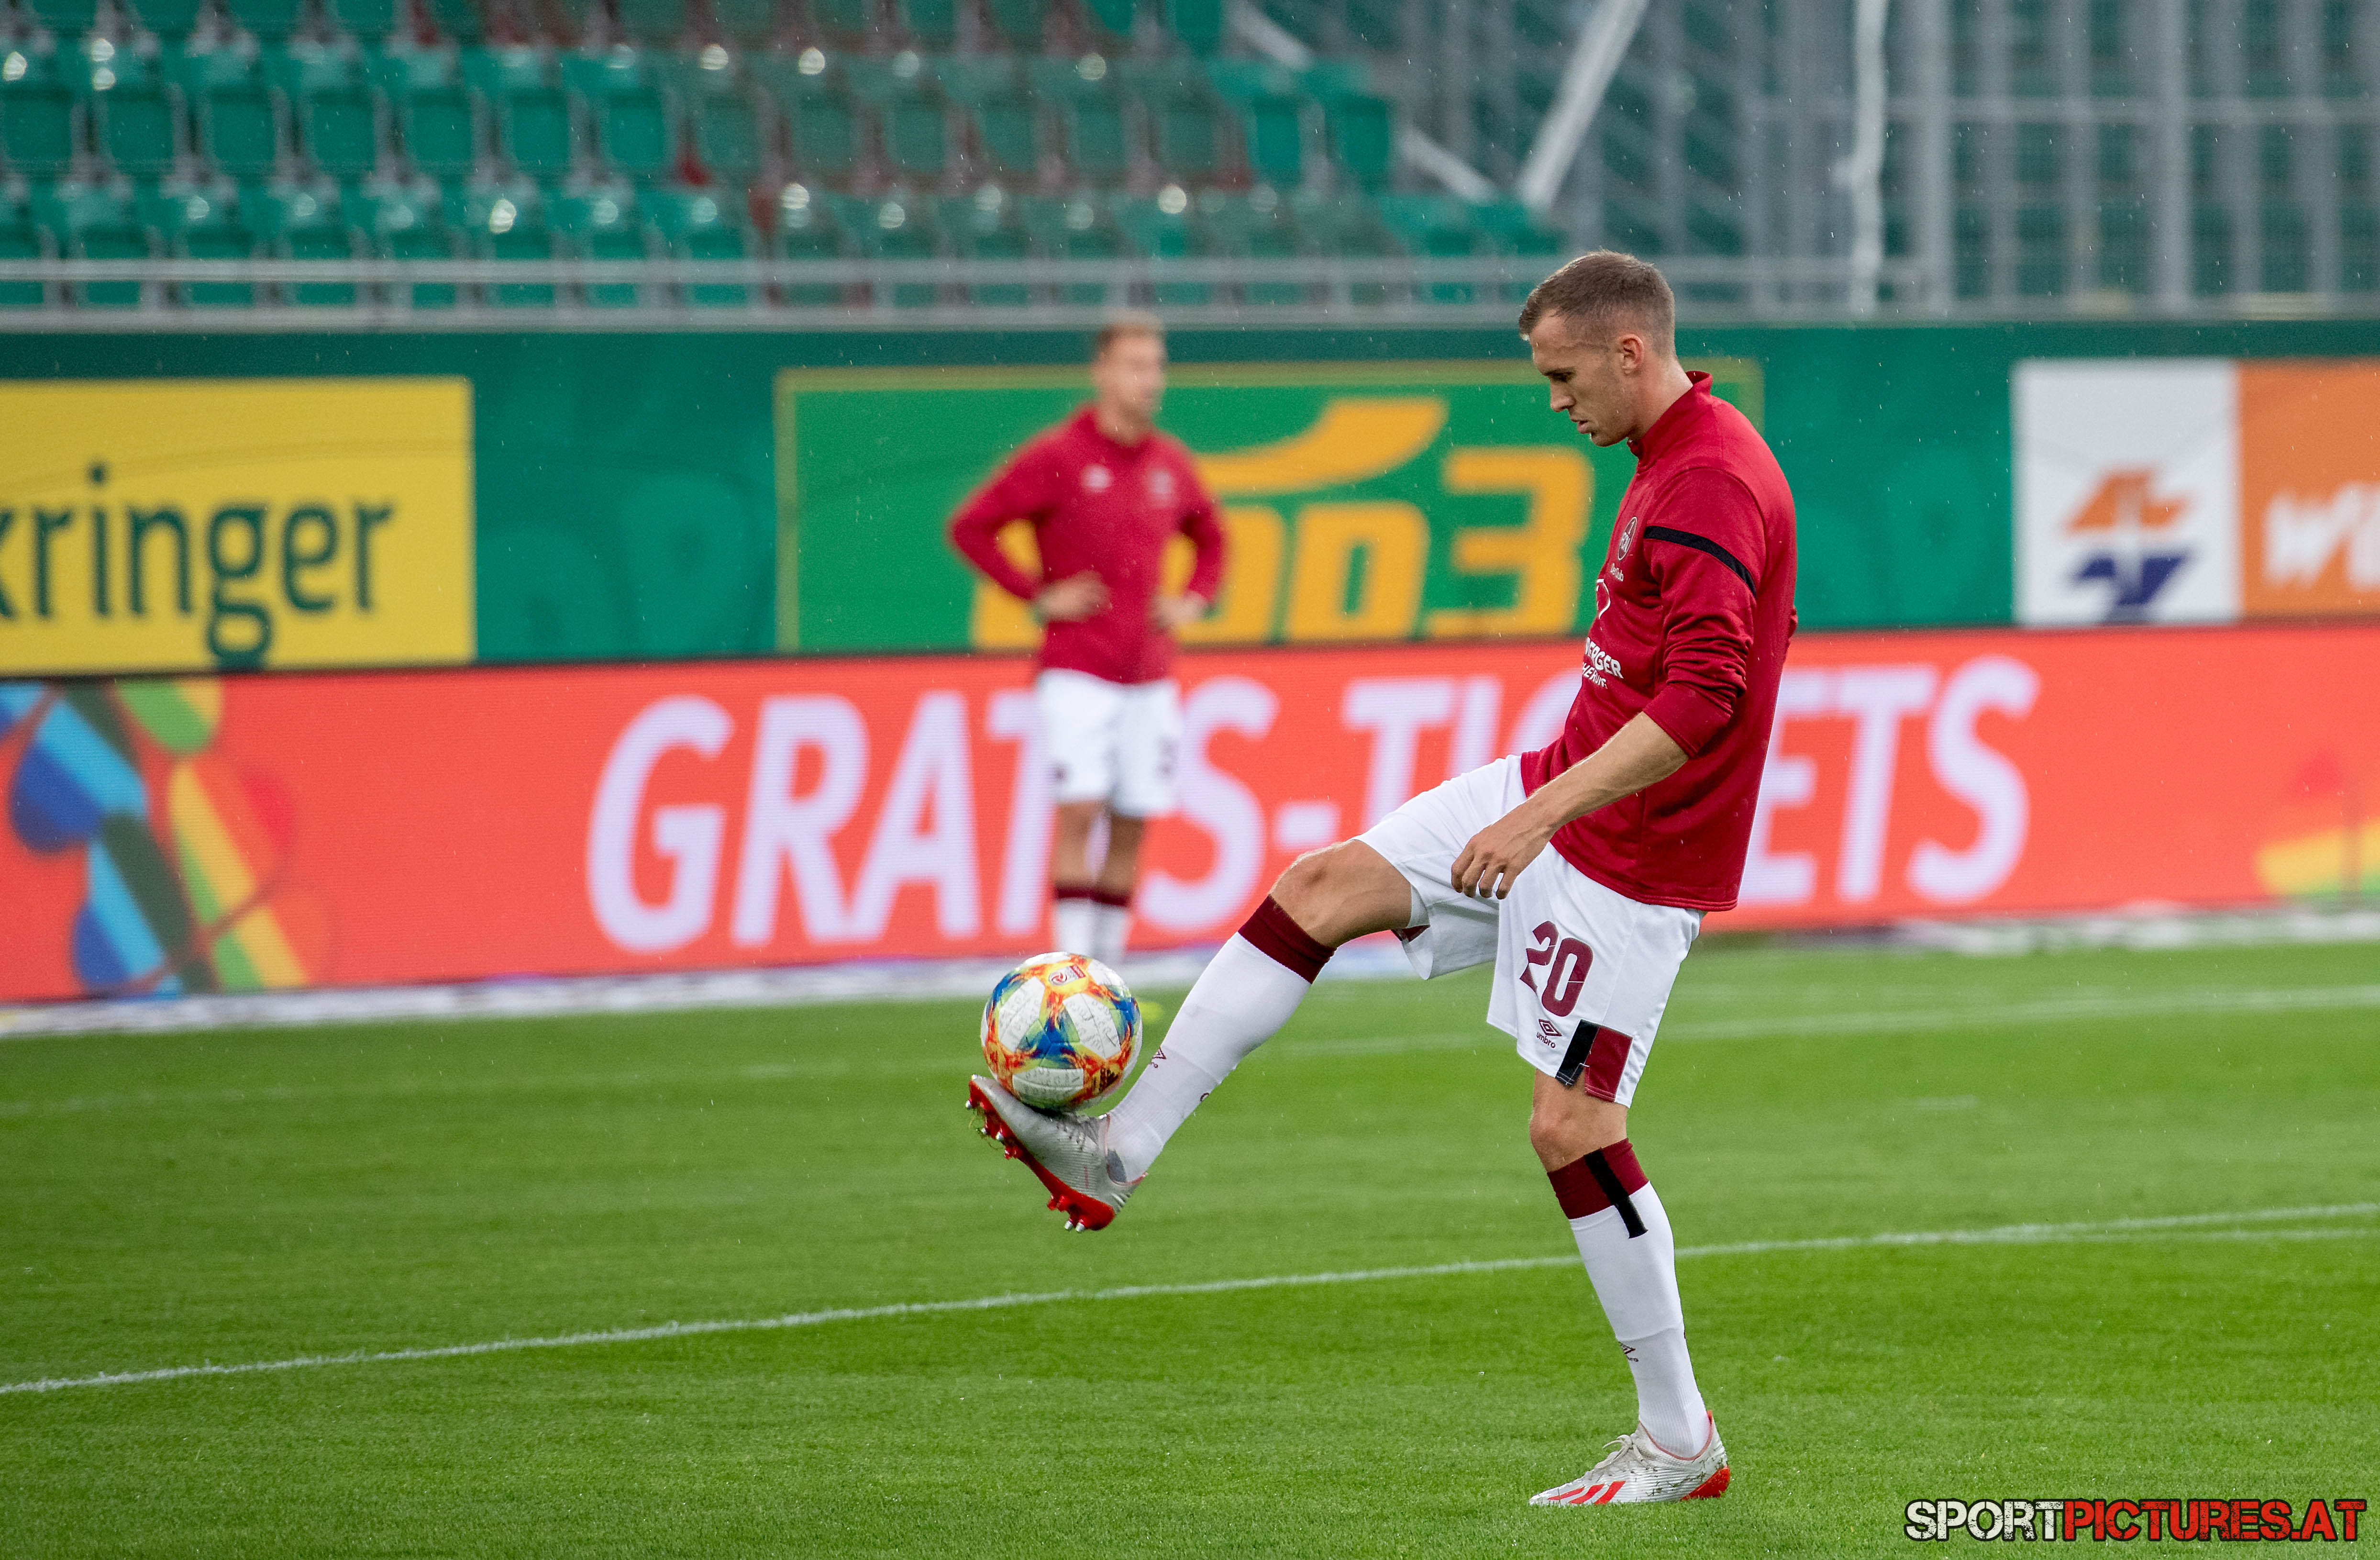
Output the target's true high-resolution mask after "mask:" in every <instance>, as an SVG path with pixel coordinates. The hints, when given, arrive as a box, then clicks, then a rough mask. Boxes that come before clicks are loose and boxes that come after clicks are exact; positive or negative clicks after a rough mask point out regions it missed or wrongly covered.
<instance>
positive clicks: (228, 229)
mask: <svg viewBox="0 0 2380 1560" xmlns="http://www.w3.org/2000/svg"><path fill="white" fill-rule="evenodd" d="M173 252H174V254H175V256H176V258H177V259H182V260H254V259H255V258H256V235H255V234H253V233H250V232H249V230H248V229H247V228H245V227H242V226H239V225H237V223H230V222H206V223H200V224H197V225H191V226H188V227H185V228H183V229H182V230H181V231H180V232H179V233H177V234H176V235H175V236H174V241H173ZM174 296H175V300H176V302H178V303H180V304H181V305H182V306H183V307H184V308H186V309H253V308H254V307H256V284H255V283H253V282H177V283H176V284H175V286H174Z"/></svg>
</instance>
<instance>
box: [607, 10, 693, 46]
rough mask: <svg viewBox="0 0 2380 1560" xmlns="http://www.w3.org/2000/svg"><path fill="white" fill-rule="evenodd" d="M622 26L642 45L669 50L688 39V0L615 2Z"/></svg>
mask: <svg viewBox="0 0 2380 1560" xmlns="http://www.w3.org/2000/svg"><path fill="white" fill-rule="evenodd" d="M614 3H615V5H616V6H617V7H618V9H619V16H620V26H621V28H622V30H625V32H626V33H627V35H628V36H629V37H631V38H634V39H635V40H637V42H638V43H648V44H650V45H652V46H653V47H655V48H666V47H667V46H668V45H670V44H672V43H676V42H677V41H678V40H679V39H681V38H683V37H685V36H686V0H614Z"/></svg>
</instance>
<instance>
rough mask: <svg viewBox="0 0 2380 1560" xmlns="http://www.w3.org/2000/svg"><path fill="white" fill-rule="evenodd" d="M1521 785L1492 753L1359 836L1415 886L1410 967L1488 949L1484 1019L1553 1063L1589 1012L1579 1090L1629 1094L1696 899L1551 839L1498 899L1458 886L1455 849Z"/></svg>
mask: <svg viewBox="0 0 2380 1560" xmlns="http://www.w3.org/2000/svg"><path fill="white" fill-rule="evenodd" d="M1525 795H1526V792H1525V791H1524V789H1523V788H1522V785H1521V761H1520V760H1519V759H1517V758H1503V759H1498V760H1497V761H1496V762H1494V763H1491V764H1488V765H1486V766H1484V767H1482V768H1479V769H1475V770H1473V771H1471V772H1470V773H1469V774H1458V775H1456V776H1455V777H1454V778H1453V779H1451V780H1449V781H1448V782H1447V783H1446V784H1445V785H1443V786H1439V787H1438V788H1437V789H1436V790H1432V791H1426V792H1424V793H1423V794H1422V795H1420V796H1417V797H1415V798H1413V800H1411V801H1409V802H1407V803H1405V804H1404V805H1403V807H1401V808H1399V809H1397V810H1395V811H1394V812H1391V813H1390V814H1389V815H1388V816H1387V817H1386V818H1383V819H1381V820H1380V821H1379V822H1378V823H1375V824H1374V825H1372V827H1371V828H1370V829H1368V830H1366V832H1365V833H1364V834H1363V835H1360V836H1359V837H1360V838H1361V839H1362V840H1363V842H1364V843H1365V844H1366V845H1368V846H1370V847H1372V848H1373V849H1374V850H1377V851H1378V852H1379V853H1380V854H1381V855H1382V856H1383V857H1385V858H1387V859H1388V861H1389V862H1390V865H1392V866H1394V867H1395V868H1396V869H1397V871H1400V872H1402V873H1403V874H1404V879H1405V882H1406V883H1408V884H1411V885H1412V887H1413V893H1414V901H1415V907H1416V910H1417V914H1416V917H1415V922H1414V930H1411V931H1408V932H1401V933H1399V935H1400V936H1402V937H1403V939H1404V947H1405V957H1406V958H1408V959H1409V960H1411V961H1412V963H1413V967H1414V973H1415V974H1417V975H1419V976H1421V977H1422V978H1423V979H1424V980H1427V979H1428V978H1430V977H1431V976H1434V975H1451V974H1452V973H1453V972H1454V971H1455V970H1458V969H1470V968H1471V967H1472V966H1473V965H1475V964H1485V963H1487V962H1488V960H1489V959H1491V958H1492V959H1494V960H1495V961H1496V983H1495V985H1494V987H1493V989H1492V990H1491V992H1490V993H1489V995H1488V1022H1489V1023H1491V1024H1493V1025H1495V1026H1496V1027H1497V1028H1498V1029H1500V1030H1503V1031H1504V1032H1505V1033H1506V1034H1509V1035H1511V1036H1512V1041H1513V1044H1514V1047H1515V1049H1517V1050H1518V1051H1519V1052H1520V1054H1521V1059H1522V1060H1523V1061H1524V1062H1526V1063H1528V1064H1529V1065H1530V1066H1533V1067H1535V1068H1536V1069H1537V1070H1538V1071H1539V1072H1542V1073H1545V1074H1547V1075H1548V1076H1552V1075H1554V1074H1556V1073H1558V1072H1559V1071H1560V1069H1561V1066H1562V1060H1563V1057H1564V1055H1565V1054H1567V1053H1568V1052H1569V1050H1570V1047H1571V1042H1573V1039H1574V1038H1575V1037H1576V1036H1577V1034H1578V1031H1579V1026H1580V1025H1582V1024H1592V1025H1594V1026H1596V1030H1597V1032H1596V1034H1595V1035H1594V1036H1593V1038H1592V1042H1591V1043H1590V1045H1589V1047H1588V1049H1587V1051H1586V1053H1585V1056H1584V1058H1583V1061H1582V1065H1581V1070H1580V1078H1581V1079H1582V1080H1583V1081H1584V1083H1585V1088H1586V1091H1587V1092H1589V1093H1591V1094H1595V1095H1597V1096H1599V1097H1601V1098H1603V1099H1606V1100H1610V1101H1613V1102H1615V1103H1619V1104H1621V1105H1625V1104H1626V1103H1628V1102H1629V1101H1630V1100H1631V1099H1633V1097H1634V1096H1635V1093H1636V1080H1637V1079H1638V1078H1640V1077H1642V1076H1643V1074H1644V1071H1645V1054H1646V1053H1648V1052H1649V1051H1651V1050H1652V1048H1653V1034H1654V1031H1655V1030H1658V1029H1659V1028H1660V1024H1661V1011H1662V1009H1663V1008H1665V1007H1667V1006H1668V1005H1669V1004H1670V986H1671V985H1672V984H1674V983H1675V982H1676V981H1677V978H1678V966H1679V965H1681V964H1682V963H1684V962H1685V957H1686V950H1687V949H1688V948H1690V947H1692V946H1694V935H1695V933H1697V932H1700V931H1701V930H1702V924H1703V918H1702V912H1701V911H1699V910H1682V909H1678V908H1674V907H1672V906H1668V905H1645V904H1640V903H1638V902H1637V901H1636V900H1633V899H1631V898H1629V897H1627V896H1625V895H1622V894H1617V893H1614V892H1613V891H1612V890H1610V889H1609V888H1606V887H1605V886H1603V884H1599V883H1597V882H1596V881H1595V880H1594V879H1593V878H1591V877H1588V876H1587V875H1586V874H1585V872H1582V871H1579V870H1578V869H1577V868H1576V867H1573V866H1572V865H1571V864H1570V862H1569V861H1567V860H1565V859H1563V858H1562V855H1561V853H1560V851H1557V850H1555V849H1554V848H1553V847H1551V846H1548V847H1546V848H1545V849H1544V850H1542V851H1540V852H1538V854H1537V859H1536V860H1534V861H1532V862H1530V863H1529V864H1528V866H1527V867H1526V868H1525V869H1524V871H1522V873H1521V876H1520V879H1519V881H1518V882H1516V883H1515V884H1513V885H1512V893H1511V895H1510V896H1508V897H1506V898H1504V899H1503V900H1501V901H1498V900H1495V899H1473V898H1467V897H1465V896H1463V895H1460V894H1457V893H1456V892H1455V891H1454V885H1453V883H1452V881H1451V880H1452V878H1453V873H1454V859H1455V858H1456V857H1457V856H1460V855H1461V854H1463V847H1464V846H1466V845H1468V844H1470V843H1471V836H1472V835H1475V834H1477V833H1478V832H1479V831H1480V830H1482V829H1484V828H1486V827H1487V826H1488V824H1490V823H1494V822H1495V821H1496V820H1497V819H1499V818H1501V817H1502V816H1504V814H1506V813H1507V812H1510V811H1511V810H1512V809H1513V808H1515V807H1518V806H1519V805H1520V804H1521V801H1522V798H1524V796H1525Z"/></svg>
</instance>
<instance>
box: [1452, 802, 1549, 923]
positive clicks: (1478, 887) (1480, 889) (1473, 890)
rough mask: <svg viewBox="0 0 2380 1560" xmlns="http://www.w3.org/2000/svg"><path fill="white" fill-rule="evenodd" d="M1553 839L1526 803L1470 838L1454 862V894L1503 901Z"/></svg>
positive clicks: (1546, 827)
mask: <svg viewBox="0 0 2380 1560" xmlns="http://www.w3.org/2000/svg"><path fill="white" fill-rule="evenodd" d="M1553 837H1554V832H1553V830H1552V829H1551V828H1550V827H1548V826H1546V825H1544V824H1541V823H1539V822H1538V821H1537V820H1536V817H1534V816H1533V815H1532V814H1531V809H1530V807H1529V804H1528V803H1526V802H1523V803H1522V804H1521V805H1520V806H1518V807H1516V808H1514V809H1512V811H1510V812H1507V813H1506V814H1504V816H1503V817H1501V818H1499V819H1497V820H1496V822H1494V823H1490V824H1488V826H1487V827H1486V828H1484V829H1482V830H1480V831H1479V832H1478V833H1477V834H1475V835H1472V836H1471V843H1470V844H1468V845H1466V846H1464V847H1463V854H1462V855H1460V856H1457V857H1456V858H1455V859H1454V874H1453V880H1454V891H1455V892H1456V893H1457V894H1461V895H1463V896H1467V897H1470V898H1475V899H1501V898H1503V897H1504V896H1506V895H1509V894H1510V893H1512V885H1513V884H1516V883H1518V882H1520V880H1521V871H1522V869H1523V868H1524V867H1526V866H1527V865H1528V864H1529V863H1530V862H1532V861H1534V860H1536V859H1537V852H1538V851H1540V850H1543V849H1544V848H1545V847H1546V842H1547V841H1548V840H1549V839H1551V838H1553Z"/></svg>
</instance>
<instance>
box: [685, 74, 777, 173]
mask: <svg viewBox="0 0 2380 1560" xmlns="http://www.w3.org/2000/svg"><path fill="white" fill-rule="evenodd" d="M693 122H694V155H695V160H696V161H697V162H698V163H700V164H701V165H702V166H703V167H704V168H706V169H708V170H709V171H710V173H711V175H712V176H713V177H718V178H721V179H724V180H726V181H727V182H728V183H730V184H747V183H749V182H750V181H751V180H753V179H755V178H758V177H759V176H760V170H761V167H762V166H763V165H764V164H765V163H766V161H767V157H766V148H767V144H768V143H767V140H765V136H764V132H763V131H762V129H761V125H762V123H763V121H762V118H761V115H760V105H759V104H758V103H756V102H754V101H753V100H752V98H751V97H750V96H749V95H747V94H746V93H744V92H740V91H711V92H702V93H699V94H698V95H697V96H696V98H695V101H694V116H693Z"/></svg>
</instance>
